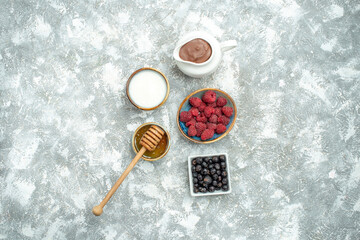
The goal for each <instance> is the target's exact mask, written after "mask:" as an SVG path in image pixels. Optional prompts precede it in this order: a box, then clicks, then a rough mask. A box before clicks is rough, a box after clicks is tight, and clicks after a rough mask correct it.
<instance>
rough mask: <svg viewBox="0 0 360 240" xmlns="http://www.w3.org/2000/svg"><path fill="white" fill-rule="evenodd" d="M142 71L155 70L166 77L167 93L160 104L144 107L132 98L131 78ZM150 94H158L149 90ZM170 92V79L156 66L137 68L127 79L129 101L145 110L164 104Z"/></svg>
mask: <svg viewBox="0 0 360 240" xmlns="http://www.w3.org/2000/svg"><path fill="white" fill-rule="evenodd" d="M141 71H154V72H156V73H158V74H160V75H161V76H162V78H163V79H164V81H165V84H166V94H165V97H164V99H163V100H162V102H161V103H160V104H158V105H157V106H153V107H148V108H146V107H142V106H140V105H138V104H137V103H136V102H135V101H134V100H133V99H132V98H131V96H130V95H131V94H130V90H129V89H130V83H131V80H132V79H133V77H134V76H135V75H136V74H137V73H140V72H141ZM149 93H150V94H157V93H156V92H149ZM169 93H170V84H169V80H168V79H167V78H166V76H165V75H164V74H163V73H162V72H160V71H159V70H157V69H155V68H150V67H144V68H140V69H138V70H136V71H135V72H133V74H131V76H130V77H129V79H128V80H127V82H126V95H127V97H128V99H129V101H130V102H131V104H132V105H134V106H135V107H137V108H138V109H141V110H145V111H151V110H154V109H157V108H159V107H160V106H162V105H163V104H164V103H165V102H166V100H167V99H168V97H169Z"/></svg>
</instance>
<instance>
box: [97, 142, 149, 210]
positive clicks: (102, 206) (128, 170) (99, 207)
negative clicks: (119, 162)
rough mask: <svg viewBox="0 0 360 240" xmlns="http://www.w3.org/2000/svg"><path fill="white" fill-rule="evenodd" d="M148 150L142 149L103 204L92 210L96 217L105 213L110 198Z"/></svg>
mask: <svg viewBox="0 0 360 240" xmlns="http://www.w3.org/2000/svg"><path fill="white" fill-rule="evenodd" d="M145 151H146V148H145V147H142V148H141V149H140V151H139V152H138V153H137V154H136V156H135V157H134V159H133V160H132V161H131V163H130V164H129V166H128V167H127V168H126V169H125V171H124V172H123V174H121V176H120V177H119V179H118V180H117V181H116V183H115V184H114V186H113V187H112V188H111V189H110V191H109V192H108V194H106V196H105V198H104V200H102V201H101V203H100V204H99V205H97V206H95V207H94V208H93V209H92V212H93V213H94V215H96V216H100V215H101V214H102V212H103V208H104V206H105V205H106V203H107V202H108V201H109V200H110V198H111V197H112V195H114V193H115V192H116V190H117V189H118V188H119V186H120V184H121V183H122V182H123V181H124V179H125V178H126V176H127V175H128V174H129V172H130V171H131V170H132V169H133V167H134V166H135V165H136V163H137V162H138V161H139V159H140V158H141V156H142V155H143V154H144V153H145Z"/></svg>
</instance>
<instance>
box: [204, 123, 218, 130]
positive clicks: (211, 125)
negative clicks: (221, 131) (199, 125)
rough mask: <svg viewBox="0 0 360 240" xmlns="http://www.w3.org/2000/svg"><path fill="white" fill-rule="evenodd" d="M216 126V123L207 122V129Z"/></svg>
mask: <svg viewBox="0 0 360 240" xmlns="http://www.w3.org/2000/svg"><path fill="white" fill-rule="evenodd" d="M216 126H217V125H216V124H215V123H207V124H206V127H207V129H211V130H215V129H216Z"/></svg>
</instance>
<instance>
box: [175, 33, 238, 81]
mask: <svg viewBox="0 0 360 240" xmlns="http://www.w3.org/2000/svg"><path fill="white" fill-rule="evenodd" d="M236 45H237V43H236V41H235V40H229V41H225V42H222V43H219V42H218V41H217V40H216V39H215V38H214V37H213V36H212V35H210V34H208V33H206V32H200V31H196V32H190V33H188V34H186V35H185V36H184V37H182V38H181V39H180V40H179V42H178V43H177V44H176V47H175V50H174V52H173V56H174V59H175V61H176V64H177V66H178V67H179V69H180V70H181V71H182V72H183V73H185V74H186V75H188V76H191V77H194V78H201V77H204V76H206V75H209V74H211V73H213V72H214V71H215V70H216V68H217V67H218V66H219V64H220V62H221V58H222V54H223V52H225V51H228V50H230V49H232V48H234V47H236Z"/></svg>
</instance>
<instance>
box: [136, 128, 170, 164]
mask: <svg viewBox="0 0 360 240" xmlns="http://www.w3.org/2000/svg"><path fill="white" fill-rule="evenodd" d="M152 125H156V126H158V127H160V128H161V129H162V130H164V132H165V134H164V136H163V138H162V139H161V141H160V143H159V144H158V146H157V147H156V148H155V150H154V151H152V152H149V151H146V152H145V153H144V155H143V156H142V159H144V160H146V161H156V160H159V159H161V158H163V157H164V156H165V155H166V154H167V153H168V152H169V150H170V134H169V132H168V131H166V129H165V128H164V127H163V126H161V125H160V124H158V123H155V122H148V123H144V124H142V125H141V126H140V127H138V128H137V129H136V130H135V133H134V135H133V137H132V143H131V145H132V147H133V149H134V152H135V153H138V152H139V150H140V149H141V145H140V139H141V137H142V135H143V134H144V133H145V132H146V131H147V130H148V129H149V128H150V127H151V126H152Z"/></svg>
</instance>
